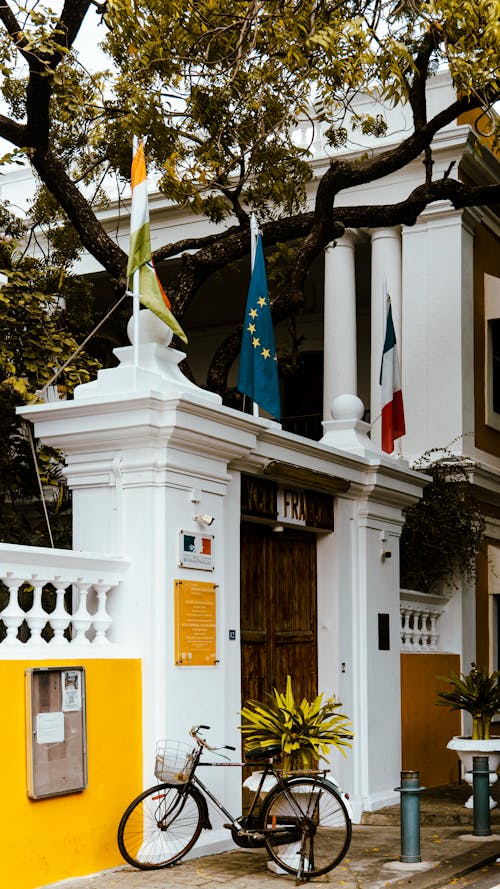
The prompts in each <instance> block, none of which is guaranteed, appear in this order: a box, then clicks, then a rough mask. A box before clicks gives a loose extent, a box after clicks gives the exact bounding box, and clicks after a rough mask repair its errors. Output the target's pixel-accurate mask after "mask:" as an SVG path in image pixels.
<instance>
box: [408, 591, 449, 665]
mask: <svg viewBox="0 0 500 889" xmlns="http://www.w3.org/2000/svg"><path fill="white" fill-rule="evenodd" d="M447 601H448V600H447V599H446V598H445V597H444V596H431V595H429V594H428V593H419V592H416V591H415V590H401V599H400V606H399V607H400V612H401V651H412V652H414V653H426V652H427V653H428V652H432V651H440V639H439V632H438V622H439V618H440V617H441V615H442V613H443V611H444V610H445V608H446V605H447Z"/></svg>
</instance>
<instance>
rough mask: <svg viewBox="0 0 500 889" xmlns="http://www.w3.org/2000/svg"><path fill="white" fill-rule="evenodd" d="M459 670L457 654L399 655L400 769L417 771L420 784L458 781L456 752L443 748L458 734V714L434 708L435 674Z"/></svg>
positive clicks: (437, 682)
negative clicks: (401, 758) (401, 764)
mask: <svg viewBox="0 0 500 889" xmlns="http://www.w3.org/2000/svg"><path fill="white" fill-rule="evenodd" d="M452 671H453V672H455V673H459V672H460V655H458V654H402V655H401V734H402V747H403V750H402V754H403V769H415V770H416V771H418V772H419V773H420V783H421V784H423V785H426V786H427V787H439V786H440V785H442V784H450V783H454V782H456V781H458V774H459V772H458V759H457V755H456V753H454V752H453V751H451V750H447V749H446V745H447V743H448V741H450V740H451V738H452V737H453V735H459V734H460V713H459V712H457V711H456V710H455V711H452V712H450V711H449V710H448V708H447V707H438V706H437V704H436V692H437V691H438V690H441V689H444V688H446V681H445V682H443V681H440V680H439V679H438V677H439V676H448V675H449V673H451V672H452Z"/></svg>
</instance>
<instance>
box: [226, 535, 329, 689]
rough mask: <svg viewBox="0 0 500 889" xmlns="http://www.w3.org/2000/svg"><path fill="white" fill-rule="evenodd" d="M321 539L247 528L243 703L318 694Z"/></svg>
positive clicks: (243, 589)
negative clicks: (287, 693) (280, 694)
mask: <svg viewBox="0 0 500 889" xmlns="http://www.w3.org/2000/svg"><path fill="white" fill-rule="evenodd" d="M317 661H318V659H317V622H316V537H315V535H314V534H311V533H307V532H304V531H294V530H288V529H285V530H283V531H282V532H275V531H273V530H272V528H271V527H270V526H267V525H260V524H256V523H255V524H254V523H251V522H245V523H243V524H242V526H241V685H242V702H243V704H244V703H245V701H247V700H248V699H249V698H253V699H256V700H260V701H262V700H266V698H265V695H266V693H268V694H269V693H272V690H273V688H277V689H278V691H284V690H285V684H286V677H287V674H290V676H291V677H292V681H293V689H294V693H295V695H296V697H297V698H299V700H301V699H302V698H303V697H306V698H307V699H308V700H311V699H312V698H314V697H316V695H317V693H318V667H317Z"/></svg>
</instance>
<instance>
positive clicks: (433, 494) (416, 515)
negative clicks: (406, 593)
mask: <svg viewBox="0 0 500 889" xmlns="http://www.w3.org/2000/svg"><path fill="white" fill-rule="evenodd" d="M439 455H441V456H439ZM413 468H414V469H419V470H421V471H422V472H425V473H426V474H427V475H430V476H431V477H432V482H431V483H430V484H429V485H428V486H427V487H426V488H425V490H424V495H423V498H422V499H421V500H419V501H418V502H417V503H415V504H413V505H412V506H408V507H406V509H405V510H404V518H405V525H404V527H403V532H402V535H401V550H400V551H401V586H402V587H403V589H411V590H420V591H421V592H424V593H432V592H439V591H440V589H441V588H442V587H443V586H444V585H446V584H453V583H455V581H456V578H457V576H458V575H462V576H464V577H466V578H468V579H471V578H473V577H474V575H475V571H476V558H477V555H478V552H479V549H480V546H481V542H482V540H483V537H484V532H485V519H484V516H483V513H482V512H481V510H480V508H479V506H478V504H477V501H476V500H474V498H473V496H472V490H471V484H470V481H469V470H470V468H471V463H470V461H469V460H467V459H466V458H464V457H460V456H457V455H455V454H452V453H451V452H449V451H447V450H446V449H442V448H433V449H432V450H429V451H426V453H425V454H423V455H422V457H421V458H420V460H418V461H417V463H416V464H415V465H414V467H413Z"/></svg>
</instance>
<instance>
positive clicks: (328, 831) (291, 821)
mask: <svg viewBox="0 0 500 889" xmlns="http://www.w3.org/2000/svg"><path fill="white" fill-rule="evenodd" d="M262 827H263V828H264V829H265V830H266V832H267V833H266V838H265V840H266V848H267V851H268V852H269V855H270V856H271V858H273V859H274V861H275V862H276V863H277V864H279V866H280V867H282V868H283V869H284V870H286V871H288V873H290V874H299V875H300V876H301V877H302V876H305V877H317V876H320V875H321V874H326V873H327V872H328V871H330V870H332V868H334V867H335V866H336V865H337V864H338V863H339V862H340V861H342V859H343V857H344V855H345V854H346V852H347V850H348V848H349V844H350V842H351V834H352V827H351V821H350V818H349V815H348V813H347V809H346V807H345V805H344V802H343V800H342V798H341V796H340V794H339V793H338V792H337V790H336V789H335V787H334V786H333V785H332V784H330V783H329V781H326V780H325V779H324V778H320V779H319V780H315V779H314V778H308V777H304V778H290V779H289V780H288V781H287V782H286V786H285V787H277V788H276V789H275V790H274V791H271V793H270V794H269V796H268V797H267V799H266V801H265V802H264V806H263V811H262ZM273 830H275V831H276V834H275V836H273V834H272V831H273Z"/></svg>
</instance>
